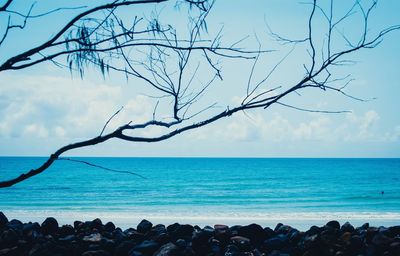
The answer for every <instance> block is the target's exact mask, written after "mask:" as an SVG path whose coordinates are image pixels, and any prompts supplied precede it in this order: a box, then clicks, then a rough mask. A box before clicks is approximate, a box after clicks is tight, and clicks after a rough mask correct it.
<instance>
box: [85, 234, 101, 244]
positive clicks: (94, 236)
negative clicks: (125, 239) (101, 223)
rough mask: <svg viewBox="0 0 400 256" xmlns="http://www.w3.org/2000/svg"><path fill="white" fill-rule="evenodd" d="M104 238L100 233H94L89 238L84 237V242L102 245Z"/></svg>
mask: <svg viewBox="0 0 400 256" xmlns="http://www.w3.org/2000/svg"><path fill="white" fill-rule="evenodd" d="M101 238H102V236H101V235H100V234H99V233H93V234H90V235H88V236H84V237H83V238H82V241H84V242H87V243H100V241H101Z"/></svg>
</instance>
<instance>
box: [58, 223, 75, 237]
mask: <svg viewBox="0 0 400 256" xmlns="http://www.w3.org/2000/svg"><path fill="white" fill-rule="evenodd" d="M59 233H60V236H62V237H63V236H69V235H73V234H75V229H74V227H73V226H71V225H62V226H61V227H60V230H59Z"/></svg>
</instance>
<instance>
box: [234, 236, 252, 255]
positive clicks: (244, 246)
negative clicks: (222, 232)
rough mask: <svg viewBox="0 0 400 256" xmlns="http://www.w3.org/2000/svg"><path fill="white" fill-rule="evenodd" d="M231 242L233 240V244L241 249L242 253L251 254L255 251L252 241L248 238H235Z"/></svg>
mask: <svg viewBox="0 0 400 256" xmlns="http://www.w3.org/2000/svg"><path fill="white" fill-rule="evenodd" d="M230 240H231V243H232V244H234V245H236V246H237V247H238V248H239V250H240V251H242V252H249V251H251V250H252V249H254V247H253V246H252V245H251V243H250V239H248V238H247V237H243V236H233V237H231V239H230Z"/></svg>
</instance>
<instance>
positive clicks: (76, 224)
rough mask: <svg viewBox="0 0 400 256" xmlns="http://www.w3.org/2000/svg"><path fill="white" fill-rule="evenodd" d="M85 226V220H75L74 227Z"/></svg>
mask: <svg viewBox="0 0 400 256" xmlns="http://www.w3.org/2000/svg"><path fill="white" fill-rule="evenodd" d="M82 227H83V222H82V221H79V220H76V221H74V229H81V228H82Z"/></svg>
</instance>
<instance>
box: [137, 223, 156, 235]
mask: <svg viewBox="0 0 400 256" xmlns="http://www.w3.org/2000/svg"><path fill="white" fill-rule="evenodd" d="M152 227H153V223H151V222H150V221H148V220H142V221H141V222H140V223H139V224H138V225H137V228H136V229H137V231H138V232H139V233H142V234H145V233H147V232H149V231H150V230H151V228H152Z"/></svg>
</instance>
